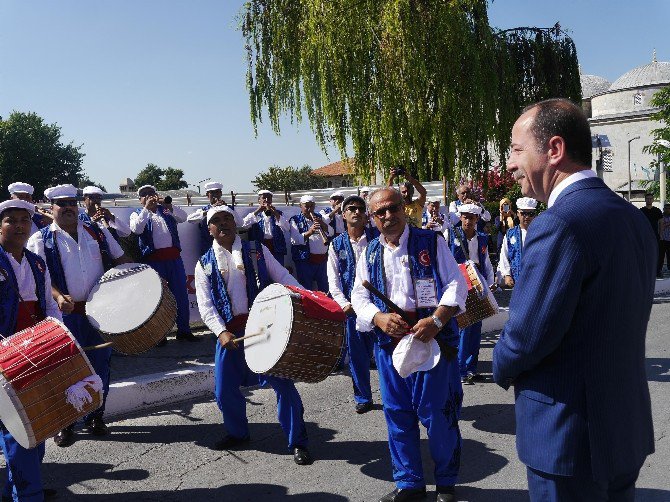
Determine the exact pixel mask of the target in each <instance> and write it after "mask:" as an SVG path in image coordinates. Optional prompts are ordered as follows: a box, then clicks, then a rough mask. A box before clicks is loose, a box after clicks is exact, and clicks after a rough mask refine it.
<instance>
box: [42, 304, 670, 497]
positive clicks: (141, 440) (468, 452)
mask: <svg viewBox="0 0 670 502" xmlns="http://www.w3.org/2000/svg"><path fill="white" fill-rule="evenodd" d="M669 335H670V296H666V297H661V298H657V300H656V303H655V305H654V308H653V311H652V318H651V322H650V327H649V333H648V343H647V356H648V375H649V386H650V390H651V393H652V400H653V406H654V421H655V437H656V449H657V452H656V453H655V454H654V455H653V456H651V457H649V459H648V461H647V463H646V465H645V466H644V469H643V471H642V474H641V476H640V480H639V482H638V487H639V489H638V497H637V499H638V500H641V501H668V500H670V478H669V476H668V473H669V472H670V434H669V432H670V400H669V399H668V398H669V396H670V355H669V353H668V348H667V345H668V344H667V340H668V336H669ZM495 338H496V334H490V335H487V336H486V337H485V340H484V343H483V349H482V363H481V369H482V370H483V372H484V373H486V374H488V375H490V371H491V363H490V361H491V351H492V348H493V343H494V342H495ZM209 348H210V341H203V342H201V343H200V344H182V343H179V344H178V343H175V342H171V343H170V344H168V346H167V347H165V348H164V349H156V350H155V351H152V352H150V353H148V354H147V355H146V356H145V357H144V358H138V357H135V358H118V357H117V358H115V371H116V372H117V377H120V376H122V374H123V372H124V371H125V372H126V373H125V375H126V376H128V374H129V373H128V372H129V371H130V370H129V369H128V368H135V369H137V368H138V367H139V369H143V370H145V371H144V372H145V373H148V372H154V371H160V366H161V365H164V364H167V361H168V360H169V359H170V358H171V357H173V356H171V355H170V354H171V353H172V352H173V351H174V352H179V351H185V352H188V356H187V357H184V359H185V360H188V361H190V362H186V363H184V364H200V363H202V362H207V361H209V360H210V359H211V356H210V354H211V352H209ZM160 351H163V352H160ZM151 354H153V355H151ZM133 359H135V362H131V361H132V360H133ZM150 365H154V366H151V368H149V366H150ZM147 369H148V371H146V370H147ZM376 382H377V378H376V373H375V374H374V375H373V386H374V388H375V389H376V388H377V383H376ZM298 387H299V390H300V392H301V394H302V396H303V400H304V403H305V408H306V411H305V418H306V420H307V422H308V432H309V436H310V441H311V445H310V447H311V450H312V452H313V454H314V456H315V457H316V462H315V463H314V464H313V465H311V466H305V467H299V466H296V465H295V464H294V463H293V461H292V458H291V457H290V456H289V455H288V454H287V451H286V444H285V438H284V435H283V434H282V431H281V429H280V428H279V425H278V424H277V422H276V418H275V413H276V407H275V404H274V402H275V396H274V393H273V391H272V390H265V389H256V390H253V391H251V392H249V393H248V394H247V395H248V407H247V411H248V415H249V419H250V422H251V424H252V425H251V434H252V439H253V441H252V442H251V445H250V447H249V449H247V450H246V451H242V452H235V453H228V452H218V451H213V450H211V449H210V448H209V447H210V446H211V444H212V443H214V442H215V441H216V440H217V439H218V438H219V437H220V436H221V435H222V433H223V427H222V425H221V419H220V414H219V411H218V409H217V408H216V405H215V404H214V403H212V402H211V401H210V400H200V401H192V402H186V403H180V404H178V405H173V406H170V407H166V408H162V409H157V410H153V411H151V412H149V413H144V414H143V415H142V416H134V417H129V418H126V419H124V420H118V421H116V422H113V423H112V424H110V425H111V428H112V431H113V433H112V435H110V436H109V437H108V438H105V439H103V440H92V439H91V438H90V437H89V436H86V435H85V434H83V433H82V434H81V435H80V436H79V438H80V439H79V441H77V442H76V443H75V444H74V445H73V446H71V447H69V448H66V449H59V448H57V447H55V445H54V444H53V442H51V441H49V442H48V446H47V455H46V458H45V462H44V467H43V473H44V478H45V484H46V486H50V487H54V488H56V489H58V491H59V493H60V497H59V500H83V501H102V500H119V497H122V500H124V501H136V500H137V501H140V500H149V501H151V500H155V501H161V502H168V501H192V502H196V501H205V500H207V501H208V500H222V501H235V502H238V501H245V500H250V501H251V500H253V501H257V500H269V501H275V500H284V499H286V498H288V499H290V500H295V501H304V502H307V501H325V502H330V501H344V500H352V501H369V500H377V499H378V498H379V496H380V495H382V494H384V493H386V492H387V491H389V490H390V489H391V488H392V484H391V481H390V480H391V467H390V462H389V453H388V448H387V442H386V426H385V423H384V418H383V414H382V412H381V409H380V408H378V409H376V410H374V411H372V412H370V413H368V414H366V415H363V416H358V415H356V414H354V413H353V399H352V397H351V383H350V380H349V378H348V377H346V376H345V375H335V376H332V377H330V378H328V379H327V381H325V382H322V383H320V384H314V385H307V384H298ZM465 391H466V397H465V402H464V409H463V416H462V421H461V430H462V433H463V437H464V446H463V458H462V464H461V466H462V467H461V485H460V486H459V488H458V495H459V500H464V501H465V500H468V501H482V502H493V501H496V502H497V501H505V502H506V501H511V502H515V501H525V500H528V497H527V494H526V482H525V470H524V467H523V466H522V465H521V464H520V463H519V461H518V460H517V458H516V454H515V450H514V417H513V397H512V393H511V392H504V391H503V390H502V389H500V388H499V387H497V386H496V385H494V384H493V383H491V381H490V379H489V380H488V381H486V382H484V383H481V384H477V385H475V386H467V387H465ZM375 398H376V400H377V402H379V394H378V392H376V396H375ZM422 437H423V443H424V445H423V446H424V447H425V448H424V453H425V455H424V459H425V467H426V472H428V473H429V472H430V471H431V462H430V456H429V454H428V450H427V444H426V439H425V434H424V435H423V436H422ZM428 482H429V483H432V476H431V475H430V474H429V475H428Z"/></svg>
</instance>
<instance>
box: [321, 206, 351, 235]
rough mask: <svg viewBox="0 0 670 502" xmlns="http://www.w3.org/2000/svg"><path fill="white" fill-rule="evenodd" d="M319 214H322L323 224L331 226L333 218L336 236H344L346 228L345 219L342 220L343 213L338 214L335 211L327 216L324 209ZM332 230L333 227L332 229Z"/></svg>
mask: <svg viewBox="0 0 670 502" xmlns="http://www.w3.org/2000/svg"><path fill="white" fill-rule="evenodd" d="M319 214H321V217H322V218H323V222H324V223H325V224H326V225H328V226H330V222H331V220H332V219H333V218H335V233H336V234H343V233H344V231H345V230H346V228H345V227H344V218H342V214H341V213H336V212H335V211H331V212H330V213H328V214H326V212H325V209H322V210H321V211H319ZM331 228H332V227H331Z"/></svg>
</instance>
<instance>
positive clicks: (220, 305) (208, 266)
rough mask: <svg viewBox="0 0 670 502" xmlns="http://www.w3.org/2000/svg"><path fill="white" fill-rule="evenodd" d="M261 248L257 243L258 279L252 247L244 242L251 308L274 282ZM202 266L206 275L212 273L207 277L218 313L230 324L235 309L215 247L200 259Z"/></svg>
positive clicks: (244, 259) (243, 259) (244, 261)
mask: <svg viewBox="0 0 670 502" xmlns="http://www.w3.org/2000/svg"><path fill="white" fill-rule="evenodd" d="M261 246H262V244H261V243H260V242H259V241H256V250H257V251H256V253H257V258H256V259H257V262H256V263H257V266H258V278H256V272H255V270H254V264H253V262H252V260H253V259H254V258H253V257H252V256H251V246H250V244H249V242H247V241H242V263H243V264H244V274H245V275H246V278H247V301H248V304H249V306H251V304H252V303H253V302H254V300H255V299H256V295H258V293H259V292H260V291H261V290H262V289H263V288H265V287H266V286H268V285H269V284H270V283H271V282H272V281H271V280H270V275H269V274H268V271H267V266H266V264H265V256H264V255H263V251H262V248H261ZM200 265H201V266H202V268H203V270H205V274H207V272H208V270H209V271H211V272H210V273H209V274H207V277H208V279H209V284H210V291H211V296H212V302H213V303H214V307H215V308H216V311H217V312H218V313H219V315H220V316H221V319H223V320H224V322H225V323H226V324H228V323H229V322H230V321H232V320H233V308H232V304H231V303H230V296H229V295H228V290H227V289H226V283H225V281H224V279H223V276H222V275H221V271H220V270H219V267H218V266H217V263H216V255H215V253H214V247H211V248H209V250H208V251H207V252H206V253H205V254H204V255H202V256H201V257H200ZM217 334H218V333H217Z"/></svg>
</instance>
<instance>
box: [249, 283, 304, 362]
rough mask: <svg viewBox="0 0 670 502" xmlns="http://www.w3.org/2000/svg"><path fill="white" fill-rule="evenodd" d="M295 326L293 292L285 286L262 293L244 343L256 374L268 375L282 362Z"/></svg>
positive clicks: (269, 288)
mask: <svg viewBox="0 0 670 502" xmlns="http://www.w3.org/2000/svg"><path fill="white" fill-rule="evenodd" d="M292 326H293V304H292V302H291V292H290V291H289V290H288V289H287V288H285V287H284V286H282V285H281V284H271V285H269V286H268V287H267V288H265V289H264V290H263V291H261V292H260V293H259V294H258V296H257V297H256V300H255V301H254V304H253V305H252V306H251V310H250V311H249V319H248V320H247V329H246V332H245V336H248V335H252V334H254V333H262V334H261V335H259V336H255V337H253V338H250V339H248V340H244V357H245V359H246V360H247V365H248V366H249V369H250V370H251V371H253V372H254V373H266V372H267V371H269V370H271V369H272V368H273V367H274V366H275V364H277V362H278V361H279V358H281V356H282V355H284V352H285V351H286V346H287V345H288V341H289V338H290V337H291V329H292Z"/></svg>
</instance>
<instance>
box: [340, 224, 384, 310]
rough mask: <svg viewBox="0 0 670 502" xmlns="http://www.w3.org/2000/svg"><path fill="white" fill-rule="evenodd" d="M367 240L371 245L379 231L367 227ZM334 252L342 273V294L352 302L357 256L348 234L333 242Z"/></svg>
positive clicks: (341, 235)
mask: <svg viewBox="0 0 670 502" xmlns="http://www.w3.org/2000/svg"><path fill="white" fill-rule="evenodd" d="M364 232H365V239H366V242H367V243H368V244H369V243H370V241H372V239H375V238H376V237H377V236H379V230H377V229H376V228H374V229H370V228H367V227H365V229H364ZM331 246H333V251H335V256H336V257H337V268H338V271H339V273H340V282H341V284H342V293H344V296H345V298H346V299H347V300H349V301H351V290H352V289H353V288H354V280H355V279H356V255H354V248H353V247H352V245H351V240H350V239H349V234H348V233H346V232H345V233H343V234H340V235H338V236H337V237H335V238H334V239H333V240H332V241H331Z"/></svg>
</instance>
